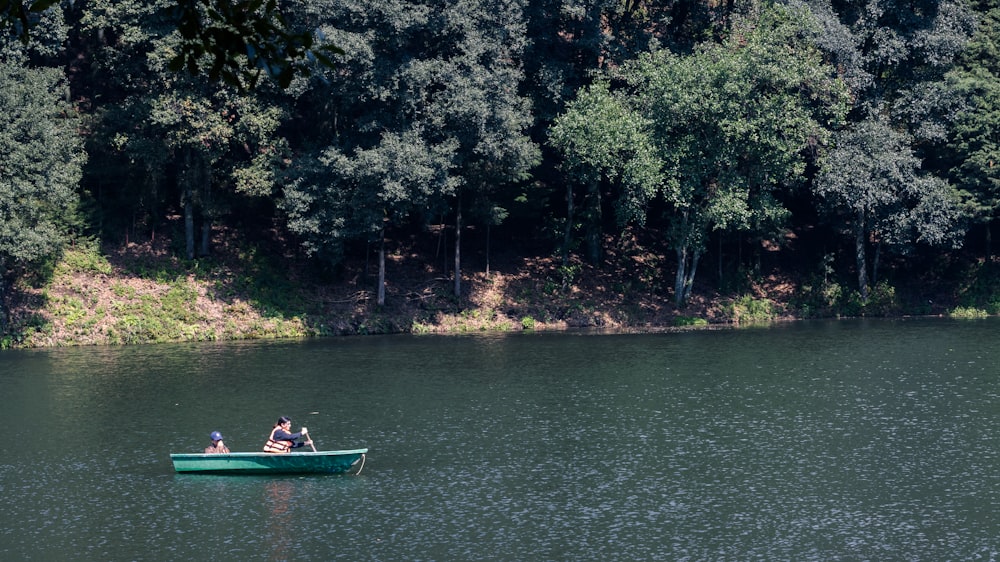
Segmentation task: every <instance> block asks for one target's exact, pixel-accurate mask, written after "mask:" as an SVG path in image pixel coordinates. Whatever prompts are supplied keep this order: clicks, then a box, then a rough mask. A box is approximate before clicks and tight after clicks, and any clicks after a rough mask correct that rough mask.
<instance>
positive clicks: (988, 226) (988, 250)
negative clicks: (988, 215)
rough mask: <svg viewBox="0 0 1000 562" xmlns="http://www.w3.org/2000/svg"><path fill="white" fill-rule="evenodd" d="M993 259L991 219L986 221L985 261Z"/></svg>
mask: <svg viewBox="0 0 1000 562" xmlns="http://www.w3.org/2000/svg"><path fill="white" fill-rule="evenodd" d="M991 261H993V220H992V219H991V220H988V221H986V263H990V262H991Z"/></svg>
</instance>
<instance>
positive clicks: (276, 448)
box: [264, 416, 312, 453]
mask: <svg viewBox="0 0 1000 562" xmlns="http://www.w3.org/2000/svg"><path fill="white" fill-rule="evenodd" d="M303 437H304V438H305V439H306V440H305V441H303V442H297V441H296V439H301V438H303ZM303 445H312V440H311V439H309V430H308V429H306V428H304V427H303V428H302V429H301V430H300V431H299V432H298V433H292V420H291V419H289V418H287V417H285V416H281V417H280V418H278V421H277V422H276V423H275V424H274V427H273V428H271V434H270V435H269V436H268V437H267V442H266V443H264V452H265V453H290V452H291V451H292V449H296V448H298V447H301V446H303Z"/></svg>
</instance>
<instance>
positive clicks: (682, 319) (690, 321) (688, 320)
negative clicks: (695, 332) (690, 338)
mask: <svg viewBox="0 0 1000 562" xmlns="http://www.w3.org/2000/svg"><path fill="white" fill-rule="evenodd" d="M673 324H674V326H677V327H699V326H701V327H704V326H708V320H705V319H704V318H698V317H696V316H675V317H674V319H673Z"/></svg>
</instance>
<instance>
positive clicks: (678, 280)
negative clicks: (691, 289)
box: [674, 246, 687, 308]
mask: <svg viewBox="0 0 1000 562" xmlns="http://www.w3.org/2000/svg"><path fill="white" fill-rule="evenodd" d="M686 268H687V247H686V246H679V247H678V248H677V275H676V276H674V306H676V307H677V308H680V307H681V305H683V304H684V278H685V269H686Z"/></svg>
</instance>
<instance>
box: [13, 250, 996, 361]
mask: <svg viewBox="0 0 1000 562" xmlns="http://www.w3.org/2000/svg"><path fill="white" fill-rule="evenodd" d="M276 256H278V257H276ZM387 262H388V266H387V269H388V270H389V279H388V286H387V300H386V305H385V306H377V305H376V303H375V290H374V289H375V287H374V272H373V271H371V270H370V267H369V264H365V263H355V264H347V265H346V266H345V267H344V269H343V270H342V271H341V272H340V273H339V275H338V276H337V278H336V279H334V280H329V281H325V282H318V281H316V279H318V278H320V276H318V275H316V274H315V272H313V271H310V270H309V265H308V264H305V263H301V262H296V261H295V260H294V259H289V258H284V257H280V255H277V254H275V253H273V252H264V251H261V250H259V249H257V248H255V247H253V246H248V245H245V244H240V243H236V242H235V241H234V242H232V243H229V244H222V245H220V247H219V248H218V251H217V254H216V256H215V257H211V258H200V259H197V260H191V261H188V260H183V259H180V258H178V257H177V255H176V252H175V251H171V249H170V247H169V244H167V243H165V242H164V243H162V244H161V245H157V244H153V243H149V244H145V245H136V244H130V245H127V246H124V247H120V248H110V249H109V248H103V249H99V248H97V247H95V246H87V245H83V246H76V247H73V248H70V249H68V250H67V251H66V252H65V254H64V255H63V257H62V259H60V260H59V261H58V262H57V263H55V264H54V266H53V268H52V270H51V271H50V272H48V273H47V274H46V275H44V276H42V275H39V276H38V277H36V278H34V279H28V280H25V283H24V284H23V285H22V286H21V287H19V294H20V295H21V298H20V299H19V300H18V302H17V303H16V304H17V305H16V307H15V309H14V312H13V315H12V319H11V320H12V321H11V325H10V328H11V329H10V330H9V333H8V334H5V335H3V336H2V339H0V346H2V347H3V348H11V347H45V346H70V345H131V344H141V343H153V342H183V341H217V340H239V339H261V338H297V337H312V336H325V335H349V334H385V333H407V332H408V333H468V332H482V331H520V330H561V329H567V328H579V327H591V328H604V329H612V330H623V331H628V330H655V329H672V328H680V327H691V326H707V325H745V324H757V323H762V322H772V321H775V320H787V319H796V318H810V317H836V316H861V315H867V316H893V315H904V314H938V315H954V316H959V317H966V318H977V317H982V316H986V315H992V314H997V313H998V312H1000V283H998V282H995V281H993V280H994V279H996V278H997V275H996V272H995V271H993V270H994V269H995V268H991V267H984V266H979V267H970V268H968V269H967V270H966V271H964V272H963V273H962V274H961V275H959V276H958V277H957V278H956V280H955V281H954V287H956V288H955V289H953V290H952V292H951V293H942V292H941V291H940V290H938V291H936V295H937V300H936V301H934V300H928V299H927V298H925V296H926V295H925V293H926V289H927V287H926V285H924V284H921V286H920V287H921V290H916V289H914V288H912V287H911V288H909V289H904V290H897V289H896V288H895V287H893V286H891V285H889V284H886V283H882V284H880V285H878V286H877V287H875V288H874V289H873V292H872V295H871V297H870V299H869V300H868V301H867V302H865V303H862V302H861V301H860V299H859V298H858V297H857V295H856V292H854V291H851V290H848V289H845V288H844V287H843V286H842V285H839V284H836V283H832V282H823V281H819V280H815V279H813V280H810V279H808V278H805V279H795V278H790V277H786V276H782V275H780V274H771V275H768V276H760V277H759V278H758V279H747V280H746V282H745V283H743V284H742V286H740V287H738V288H737V289H736V290H734V291H732V292H731V293H729V294H721V293H717V292H712V291H711V289H709V288H699V291H698V292H697V295H696V297H695V298H694V299H693V300H692V302H690V303H689V304H688V305H687V306H685V307H684V308H683V309H681V310H678V309H676V308H675V307H674V306H673V305H672V302H671V301H670V297H669V295H668V294H667V293H668V291H666V290H664V285H665V283H664V279H665V277H666V276H667V272H665V271H664V270H663V267H662V266H661V264H662V263H663V262H664V259H663V256H652V255H646V254H643V253H642V252H631V253H629V254H627V255H620V256H611V257H610V258H609V259H608V261H607V262H606V263H605V264H604V266H603V267H602V268H600V269H596V268H592V267H589V266H587V265H585V264H582V263H579V262H572V263H571V264H569V265H568V266H563V265H562V263H561V261H560V260H558V259H556V258H530V259H521V260H519V261H514V262H508V263H504V264H502V265H500V266H496V267H494V268H493V269H492V270H491V271H490V273H489V274H487V273H485V272H482V271H480V272H468V273H466V274H465V275H464V276H463V279H464V288H465V291H466V296H464V297H463V298H461V299H456V298H454V296H452V294H451V291H452V281H451V279H450V278H449V276H447V275H446V274H443V273H442V272H440V271H436V270H434V268H432V267H429V266H428V265H427V264H426V263H424V262H422V261H421V260H420V259H419V258H415V257H414V256H413V255H412V254H407V255H404V254H403V253H399V254H393V255H389V256H388V257H387ZM942 294H944V295H945V296H944V297H942V296H941V295H942Z"/></svg>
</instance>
